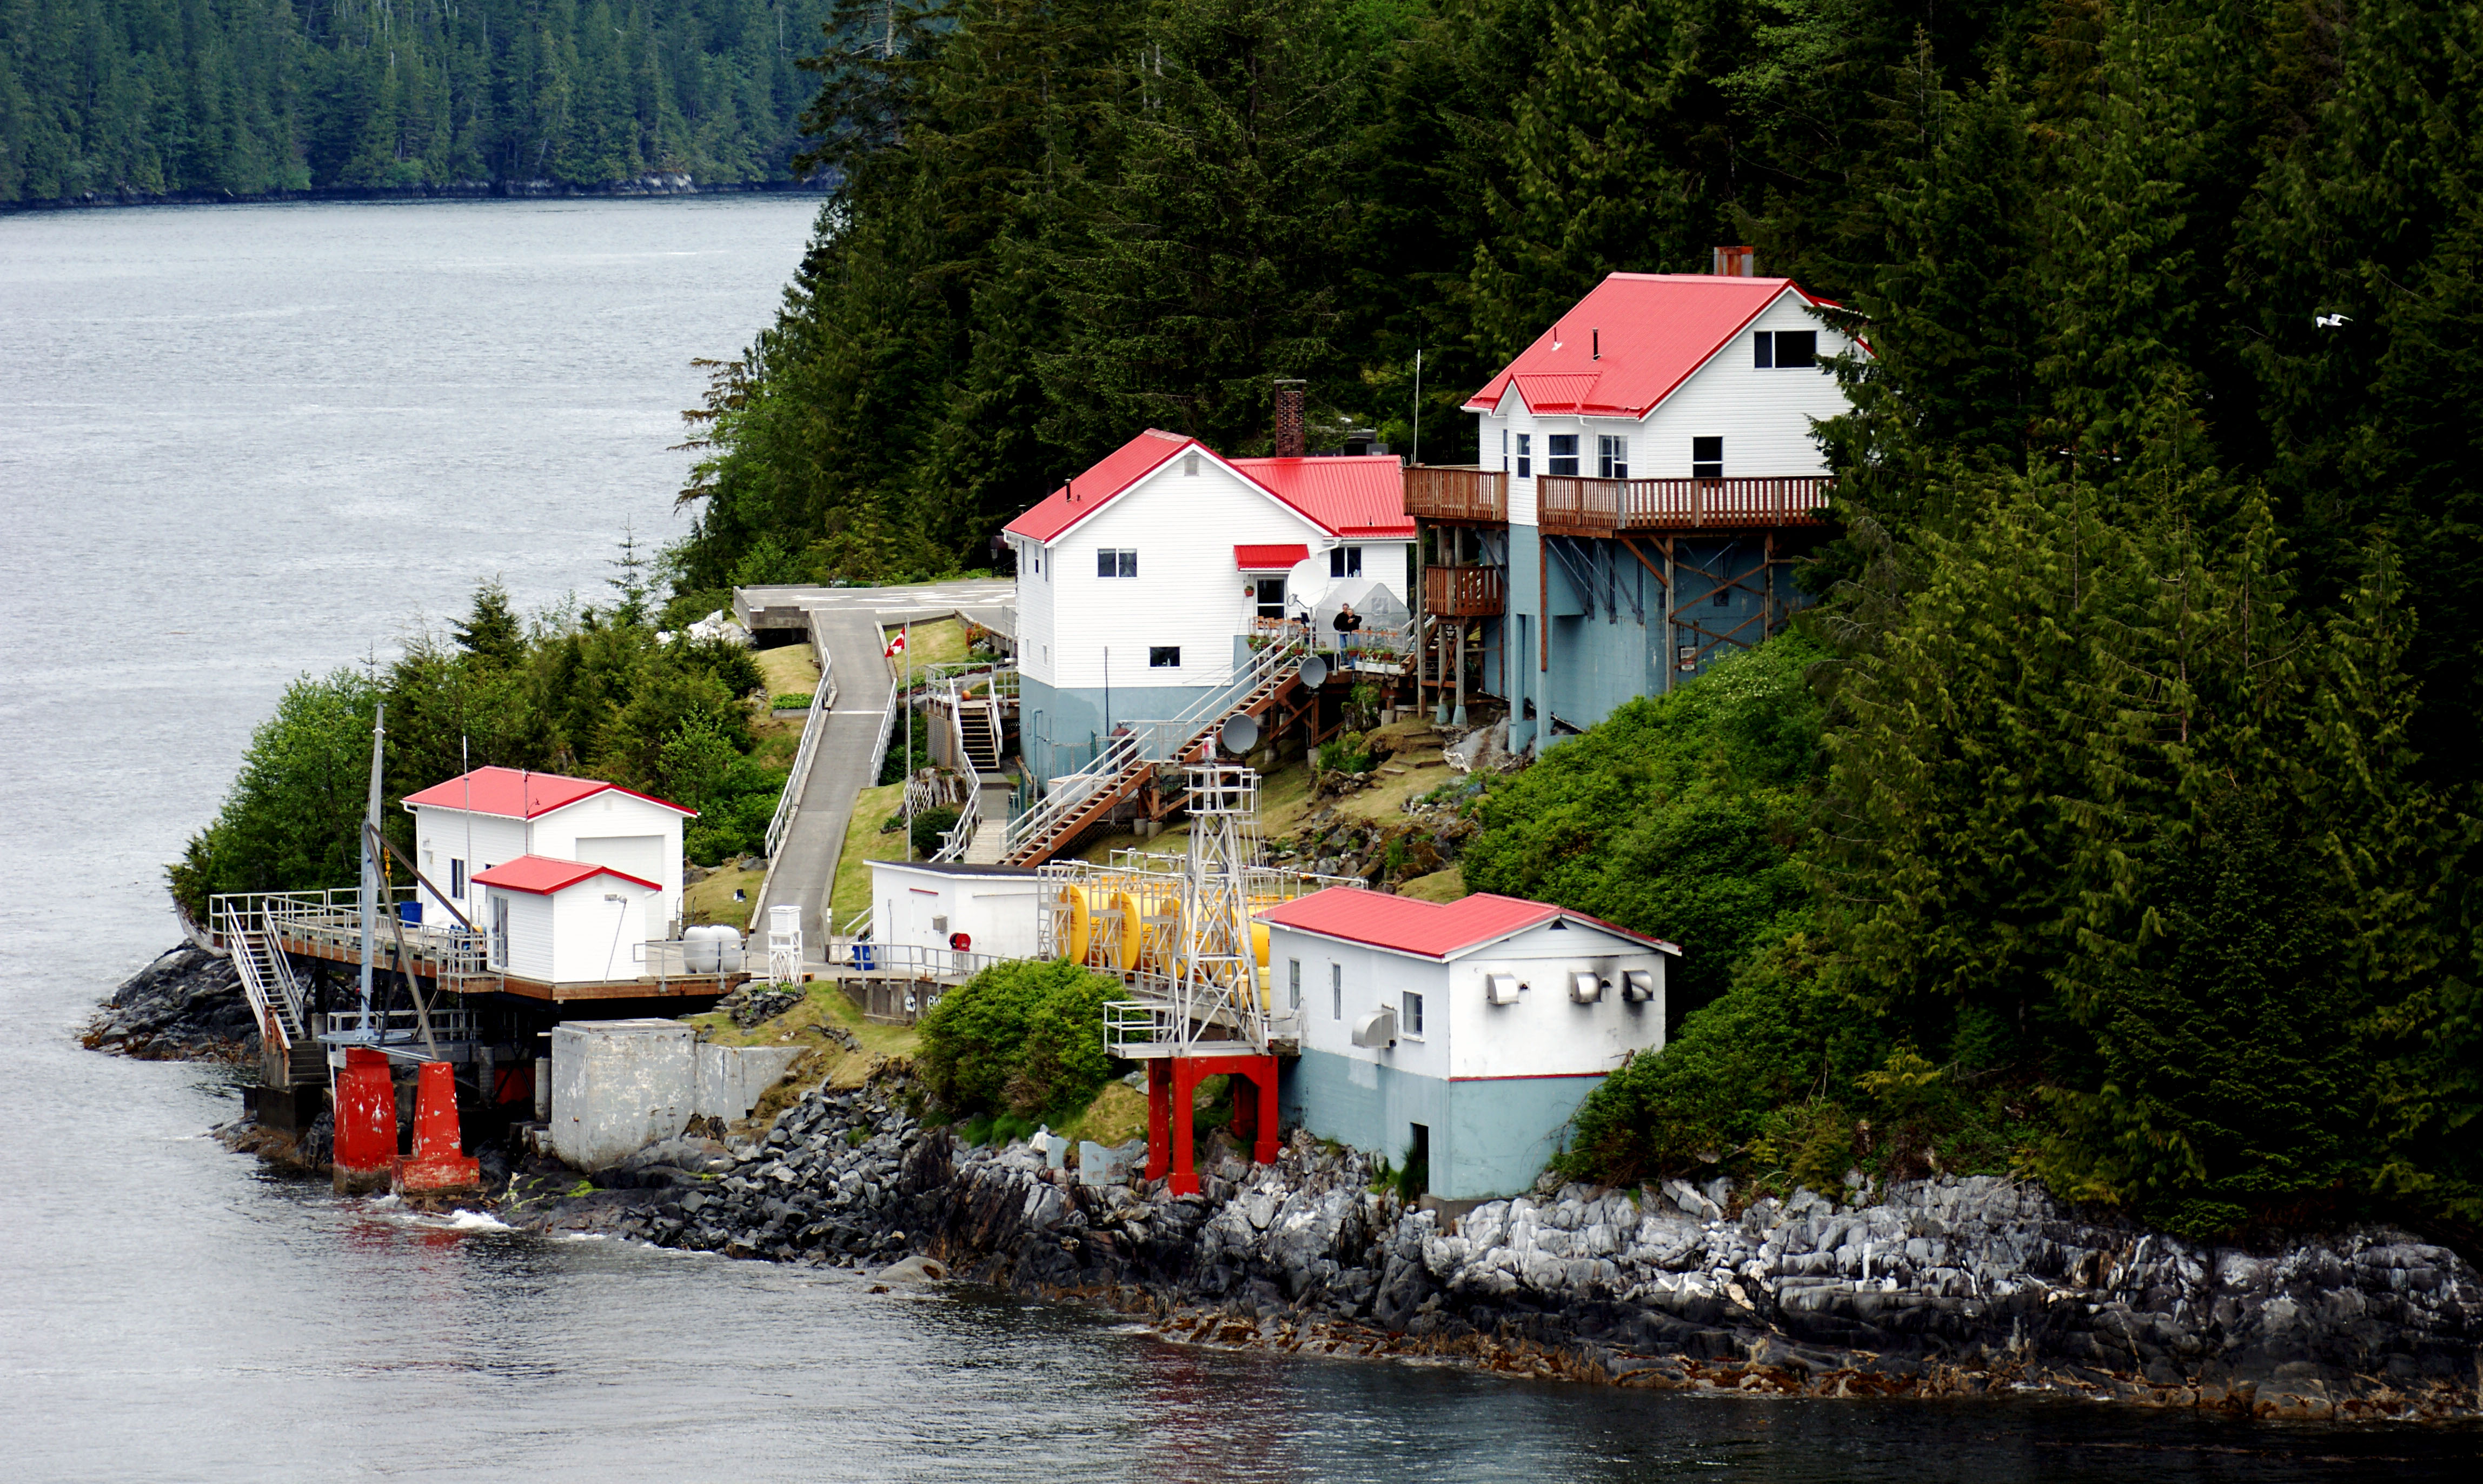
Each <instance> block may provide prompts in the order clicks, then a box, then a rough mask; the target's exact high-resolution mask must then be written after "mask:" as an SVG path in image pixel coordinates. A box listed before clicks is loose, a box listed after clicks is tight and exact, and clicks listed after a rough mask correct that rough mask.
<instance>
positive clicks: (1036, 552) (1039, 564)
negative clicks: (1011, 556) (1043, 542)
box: [1026, 546, 1043, 577]
mask: <svg viewBox="0 0 2483 1484" xmlns="http://www.w3.org/2000/svg"><path fill="white" fill-rule="evenodd" d="M1026 549H1027V553H1028V555H1029V556H1031V557H1032V558H1033V559H1034V574H1035V575H1036V576H1038V577H1040V576H1042V575H1043V548H1042V547H1041V546H1028V547H1027V548H1026Z"/></svg>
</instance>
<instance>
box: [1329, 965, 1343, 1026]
mask: <svg viewBox="0 0 2483 1484" xmlns="http://www.w3.org/2000/svg"><path fill="white" fill-rule="evenodd" d="M1327 1018H1328V1019H1329V1020H1344V1019H1345V966H1344V965H1342V964H1330V965H1329V966H1328V967H1327Z"/></svg>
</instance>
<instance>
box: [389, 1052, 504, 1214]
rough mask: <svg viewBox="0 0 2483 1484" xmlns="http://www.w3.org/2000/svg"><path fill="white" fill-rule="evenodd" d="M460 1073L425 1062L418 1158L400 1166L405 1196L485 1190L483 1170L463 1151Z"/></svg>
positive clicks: (417, 1118) (418, 1102)
mask: <svg viewBox="0 0 2483 1484" xmlns="http://www.w3.org/2000/svg"><path fill="white" fill-rule="evenodd" d="M462 1142H463V1141H462V1140H461V1139H460V1138H459V1136H458V1131H457V1069H456V1068H454V1067H452V1066H450V1065H449V1064H448V1063H446V1062H424V1063H423V1064H422V1072H421V1085H420V1087H419V1089H418V1090H417V1091H416V1094H415V1100H414V1157H413V1158H411V1159H400V1160H398V1161H397V1162H396V1188H397V1191H398V1193H399V1194H402V1195H446V1194H448V1193H450V1192H458V1191H469V1190H474V1189H477V1188H479V1187H480V1186H481V1184H482V1180H483V1175H482V1169H481V1167H480V1166H479V1165H478V1164H477V1162H476V1161H474V1160H473V1159H470V1158H468V1157H467V1155H466V1153H464V1152H463V1150H462V1149H461V1148H460V1147H459V1146H460V1145H461V1143H462Z"/></svg>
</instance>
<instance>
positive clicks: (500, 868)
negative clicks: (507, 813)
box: [474, 856, 664, 896]
mask: <svg viewBox="0 0 2483 1484" xmlns="http://www.w3.org/2000/svg"><path fill="white" fill-rule="evenodd" d="M597 876H618V877H620V878H621V879H622V880H623V881H626V882H629V883H632V884H633V885H636V886H641V887H644V888H647V889H648V890H650V891H661V890H663V889H664V888H661V887H659V886H657V885H655V884H654V882H652V881H649V880H647V879H646V878H645V877H643V876H632V875H630V874H629V873H628V872H627V871H616V870H614V869H613V868H612V867H610V866H608V865H592V864H589V863H588V862H586V861H560V860H555V859H554V858H552V857H550V856H520V857H518V859H516V860H515V861H502V862H501V863H500V864H498V865H495V866H494V867H492V868H491V869H490V870H488V871H476V872H475V873H474V880H475V881H476V882H477V883H478V884H480V885H482V886H486V887H505V888H508V889H509V890H511V891H531V892H534V893H535V894H536V895H538V896H549V895H550V894H551V893H553V892H555V891H559V890H562V889H563V888H569V887H574V886H576V885H577V884H578V883H579V882H581V881H586V880H589V879H591V878H593V877H597Z"/></svg>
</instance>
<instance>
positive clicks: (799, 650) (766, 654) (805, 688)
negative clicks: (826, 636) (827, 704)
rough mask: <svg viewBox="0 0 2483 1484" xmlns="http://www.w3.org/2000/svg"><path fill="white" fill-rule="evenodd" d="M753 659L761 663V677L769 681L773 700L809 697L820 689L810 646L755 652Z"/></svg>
mask: <svg viewBox="0 0 2483 1484" xmlns="http://www.w3.org/2000/svg"><path fill="white" fill-rule="evenodd" d="M750 657H751V658H752V659H755V660H757V661H758V662H759V673H760V674H761V675H762V676H766V677H767V694H768V695H769V696H771V697H774V696H807V695H809V694H811V693H812V692H813V691H814V690H816V689H817V688H818V684H819V665H818V661H816V660H815V659H814V658H812V657H811V647H810V646H809V645H807V644H784V645H778V646H777V647H776V648H775V649H756V650H753V651H752V652H751V656H750Z"/></svg>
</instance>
